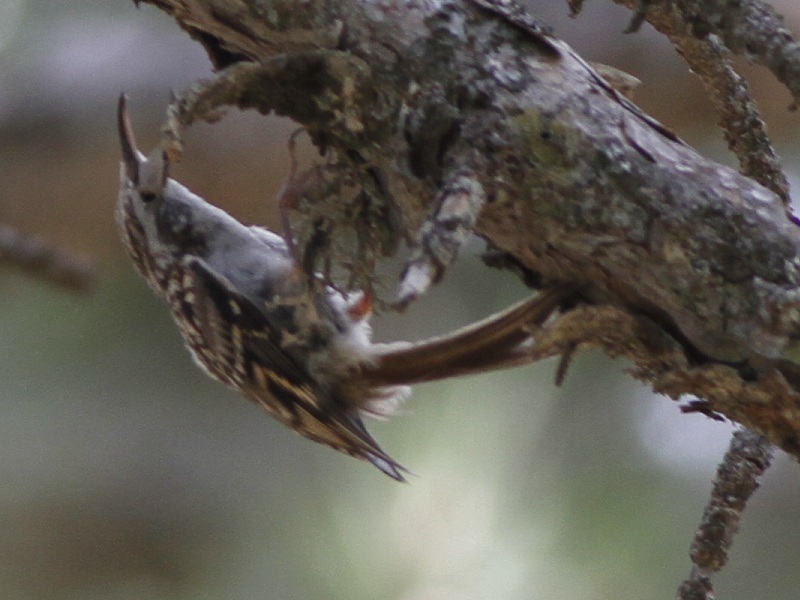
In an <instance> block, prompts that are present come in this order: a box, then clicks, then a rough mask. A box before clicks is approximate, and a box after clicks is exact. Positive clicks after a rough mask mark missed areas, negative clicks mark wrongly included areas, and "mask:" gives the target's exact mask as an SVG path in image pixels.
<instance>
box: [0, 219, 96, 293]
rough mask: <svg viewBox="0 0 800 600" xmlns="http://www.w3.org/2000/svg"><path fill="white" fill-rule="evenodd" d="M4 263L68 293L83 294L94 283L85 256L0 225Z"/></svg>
mask: <svg viewBox="0 0 800 600" xmlns="http://www.w3.org/2000/svg"><path fill="white" fill-rule="evenodd" d="M3 263H4V264H9V265H12V266H14V267H16V268H18V269H20V270H21V271H23V272H25V273H26V274H28V275H32V276H35V277H38V278H40V279H43V280H45V281H48V282H50V283H54V284H56V285H60V286H61V287H64V288H67V289H70V290H75V291H86V290H88V289H89V288H91V287H92V286H93V285H94V282H95V273H94V265H93V263H92V261H91V260H89V259H88V258H87V257H85V256H79V255H75V254H71V253H69V252H67V251H65V250H61V249H60V248H56V247H54V246H52V245H50V244H48V243H47V242H46V241H44V240H42V239H40V238H38V237H33V236H28V235H26V234H24V233H20V232H19V231H16V230H15V229H13V228H11V227H8V226H6V225H0V264H3Z"/></svg>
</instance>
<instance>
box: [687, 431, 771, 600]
mask: <svg viewBox="0 0 800 600" xmlns="http://www.w3.org/2000/svg"><path fill="white" fill-rule="evenodd" d="M773 453H774V447H773V446H772V444H771V443H770V442H769V441H768V440H767V439H766V438H764V437H763V436H761V435H759V434H757V433H755V432H753V431H750V430H749V429H739V430H737V431H736V432H734V434H733V437H732V438H731V443H730V446H729V448H728V452H727V453H726V454H725V457H724V458H723V459H722V462H721V463H720V465H719V468H718V469H717V474H716V477H715V479H714V487H713V489H712V490H711V498H710V499H709V501H708V504H706V508H705V510H704V511H703V518H702V520H701V521H700V527H699V528H698V529H697V532H696V533H695V538H694V542H692V546H691V549H690V550H689V555H690V556H691V559H692V564H693V567H692V573H691V575H690V576H689V579H687V580H686V581H684V582H683V583H682V584H681V586H680V588H679V589H678V598H679V599H680V600H690V599H691V600H696V599H698V598H713V588H712V587H711V582H710V580H709V576H710V575H712V574H713V573H716V572H717V571H719V570H720V569H721V568H722V567H723V566H724V565H725V563H726V562H727V561H728V552H729V551H730V548H731V545H732V544H733V536H734V535H735V534H736V532H737V531H738V530H739V523H740V521H741V519H742V513H743V512H744V509H745V506H746V505H747V501H748V500H749V499H750V496H752V495H753V492H755V491H756V489H757V488H758V485H759V479H760V478H761V476H762V475H763V474H764V472H765V471H766V470H767V469H768V468H769V466H770V463H771V462H772V456H773ZM701 591H703V593H704V595H703V594H700V592H701Z"/></svg>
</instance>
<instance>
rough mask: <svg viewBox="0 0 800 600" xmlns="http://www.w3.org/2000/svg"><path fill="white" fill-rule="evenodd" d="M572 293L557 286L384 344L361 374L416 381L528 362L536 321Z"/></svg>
mask: <svg viewBox="0 0 800 600" xmlns="http://www.w3.org/2000/svg"><path fill="white" fill-rule="evenodd" d="M572 293H574V288H572V287H565V286H561V287H556V288H552V289H550V290H547V291H545V292H543V293H541V294H539V295H538V296H535V297H534V298H531V299H529V300H524V301H522V302H520V303H518V304H515V305H514V306H512V307H510V308H508V309H506V310H505V311H504V312H502V313H499V314H497V315H492V316H491V317H489V318H487V319H484V320H483V321H479V322H477V323H475V324H473V325H470V326H468V327H464V328H463V329H459V330H458V331H455V332H454V333H451V334H449V335H446V336H442V337H439V338H432V339H430V340H426V341H422V342H418V343H414V344H402V345H401V344H386V345H382V346H379V347H378V349H377V351H378V354H377V356H376V357H375V360H374V363H373V364H372V365H370V366H368V367H366V368H365V369H364V371H363V373H362V375H361V377H362V378H363V379H364V380H365V381H367V382H368V383H370V384H374V385H383V386H385V385H410V384H415V383H422V382H424V381H434V380H438V379H446V378H448V377H454V376H456V375H464V374H469V373H478V372H481V371H488V370H492V369H500V368H506V367H511V366H514V365H517V364H520V363H523V362H525V360H526V358H525V356H526V352H525V349H524V347H523V344H524V343H525V342H527V341H528V340H530V338H531V331H530V327H531V326H536V325H541V324H542V323H544V322H545V321H546V320H547V318H548V317H549V316H550V315H551V314H552V313H553V311H554V310H555V309H556V308H557V307H558V305H559V304H560V303H561V302H563V301H564V300H565V299H566V298H567V297H568V296H569V295H571V294H572Z"/></svg>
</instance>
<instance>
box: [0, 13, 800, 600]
mask: <svg viewBox="0 0 800 600" xmlns="http://www.w3.org/2000/svg"><path fill="white" fill-rule="evenodd" d="M775 4H776V5H777V6H778V7H779V9H780V10H782V11H783V13H784V14H785V15H786V16H787V23H788V24H789V26H790V27H792V28H793V30H794V31H800V8H798V5H797V4H796V2H794V1H793V0H785V1H783V2H780V3H775ZM536 10H537V11H538V13H539V14H540V15H541V16H542V17H543V18H544V19H545V20H547V21H549V22H550V23H552V24H553V25H554V26H555V28H556V31H557V32H558V34H559V35H561V36H562V37H564V38H565V39H566V40H567V41H569V42H570V43H572V44H573V45H574V46H575V47H576V48H577V49H578V50H579V51H580V52H581V53H583V55H584V56H585V57H586V58H588V59H591V60H597V61H600V62H605V63H608V64H611V65H614V66H616V67H619V68H622V69H624V70H627V71H629V72H631V73H633V74H635V75H637V76H638V77H640V78H641V79H642V80H643V82H644V83H643V85H642V87H641V89H640V91H639V92H638V96H637V101H638V102H639V103H640V104H641V105H643V106H644V107H645V108H646V109H647V110H648V111H650V112H652V113H653V114H655V115H656V116H657V117H658V118H660V119H661V120H663V121H664V122H666V123H667V124H668V125H669V126H670V127H672V128H674V129H675V130H676V131H678V132H679V134H680V135H681V136H683V137H684V139H686V140H687V141H689V142H690V143H692V144H693V145H695V146H697V147H699V148H700V149H701V150H702V151H703V152H704V153H706V154H708V155H711V156H714V157H715V158H716V159H718V160H722V161H725V162H728V163H729V164H731V163H732V160H731V157H730V155H728V154H727V151H726V150H725V149H724V145H723V144H722V142H721V141H720V139H721V136H720V134H719V132H718V131H717V130H716V129H715V127H714V115H713V111H712V109H711V107H710V106H709V104H708V101H707V100H706V96H705V94H704V92H703V90H702V88H701V87H700V85H699V84H698V82H697V81H696V80H694V79H693V78H692V76H691V75H690V74H689V73H688V72H687V69H686V67H685V66H684V64H683V63H682V61H681V59H680V58H679V57H678V56H677V54H676V53H675V51H674V50H673V49H671V47H670V46H669V45H668V44H667V43H666V42H665V41H664V40H663V39H661V38H660V37H659V36H658V35H657V34H655V33H654V32H653V31H652V30H651V29H650V28H649V27H647V26H646V27H645V28H644V29H643V30H642V32H641V33H639V34H636V35H632V36H623V35H622V34H621V33H620V32H621V31H622V30H623V29H624V28H625V26H626V24H627V20H628V19H629V17H630V13H629V12H627V11H625V10H623V9H620V8H619V7H617V6H616V5H613V4H611V3H610V2H601V1H597V0H596V1H595V2H590V3H587V7H586V10H585V12H584V14H583V15H581V16H580V17H579V18H578V19H576V20H570V19H569V18H568V17H567V7H566V3H565V2H552V1H548V0H541V1H540V2H538V3H537V7H536ZM740 66H741V67H742V70H743V71H744V72H745V73H746V74H747V75H748V76H749V77H751V78H752V79H751V82H752V84H753V86H754V87H755V90H756V95H757V97H758V99H759V100H760V102H761V107H762V109H763V112H764V115H765V116H766V118H767V120H768V123H769V126H770V130H771V131H772V132H773V133H774V134H775V141H776V143H777V144H778V147H779V149H780V151H781V152H782V154H783V156H784V159H785V161H786V163H787V165H788V166H789V170H790V173H791V174H792V176H793V181H794V183H795V188H796V187H797V177H796V173H797V171H796V167H797V165H798V162H800V155H799V154H798V145H797V135H796V132H797V130H798V119H799V117H798V114H797V113H790V112H788V111H787V106H788V105H789V103H790V98H789V95H788V94H787V93H786V92H785V91H784V90H782V89H781V88H780V87H778V86H776V84H775V83H774V80H773V78H772V77H771V76H770V75H769V74H768V73H766V72H765V71H764V70H763V69H759V68H756V67H751V66H749V65H746V64H744V63H740ZM209 74H210V70H209V64H208V61H207V60H206V58H205V55H204V53H203V51H202V50H201V48H200V47H199V46H198V45H197V44H195V43H194V42H192V41H191V40H190V39H189V38H188V37H187V36H186V35H185V34H184V33H182V32H181V31H180V30H179V29H178V27H177V26H176V25H175V23H174V22H172V21H171V20H170V19H169V18H168V17H167V16H166V15H164V14H162V13H160V12H159V11H157V10H155V9H154V8H152V7H149V6H143V7H142V8H141V9H139V10H137V9H136V8H135V7H134V5H133V3H132V2H126V1H122V2H102V1H99V0H95V1H89V0H75V1H73V2H52V1H48V0H2V2H0V222H2V223H6V224H8V225H11V226H14V227H16V228H18V229H20V230H22V231H25V232H28V233H30V234H36V235H41V236H43V237H45V238H47V239H48V240H50V241H52V242H54V243H56V244H58V245H60V246H61V247H64V248H68V249H71V250H73V251H76V252H82V253H84V254H87V255H89V256H91V257H92V258H93V259H94V260H95V261H96V263H97V265H98V269H99V271H100V283H99V286H98V288H97V289H96V290H95V291H94V292H92V293H89V294H72V293H69V292H65V291H62V290H60V289H57V288H53V287H50V286H48V285H46V284H43V283H39V282H35V281H32V280H29V279H27V278H25V277H23V276H21V275H19V274H16V273H14V272H11V271H3V272H2V273H0V288H1V290H2V293H0V381H2V383H3V385H2V388H0V389H2V392H0V598H2V599H5V598H8V599H17V598H20V599H27V598H36V599H44V600H47V599H50V598H53V599H55V598H58V599H59V600H71V599H81V600H83V599H92V598H103V599H123V598H136V599H184V598H187V599H188V598H192V599H204V598H226V599H228V598H229V599H250V598H270V599H271V598H279V599H283V598H286V599H295V598H298V599H299V598H331V599H361V598H365V599H366V598H369V599H375V598H385V599H398V600H451V599H453V600H455V599H458V600H472V599H484V598H492V599H502V600H516V599H520V600H521V599H539V598H542V599H551V598H552V599H556V598H582V599H584V600H594V599H597V600H600V599H605V598H609V599H611V598H613V599H615V600H620V599H634V598H635V599H637V600H641V599H643V598H665V597H672V596H673V595H674V590H675V588H676V587H677V585H678V583H679V582H680V581H681V580H682V579H683V578H684V577H686V576H687V574H688V570H689V560H688V556H687V550H688V546H689V544H690V542H691V539H692V534H693V532H694V530H695V528H696V526H697V524H698V522H699V518H700V514H701V511H702V508H703V506H704V503H705V500H706V497H707V494H708V491H709V489H710V481H711V478H712V476H713V473H714V471H715V468H716V463H717V461H718V460H719V458H720V457H721V455H722V453H723V452H724V450H725V448H726V447H727V439H728V436H729V434H730V431H731V427H730V425H726V424H720V423H716V422H713V421H710V420H708V419H707V418H705V417H703V416H701V415H688V416H685V415H680V413H679V411H678V408H677V405H676V404H675V403H673V402H671V401H669V400H668V399H665V398H662V397H658V396H654V395H653V394H652V393H651V392H650V391H649V390H648V389H647V388H645V387H643V386H642V385H640V384H638V383H637V382H635V381H633V380H631V379H630V378H629V377H628V376H626V375H625V368H626V364H625V363H624V362H621V361H611V360H609V359H607V358H604V357H603V356H602V355H600V354H596V353H589V354H584V355H581V356H579V357H578V358H577V359H576V361H575V364H574V365H573V367H572V369H571V371H570V373H569V375H568V377H567V380H566V382H565V384H564V385H563V386H562V387H561V388H556V387H555V386H554V383H553V378H554V370H555V366H554V364H553V363H545V364H539V365H534V366H530V367H524V368H520V369H517V370H514V371H508V372H503V373H497V374H492V375H484V376H480V377H473V378H468V379H463V380H459V381H451V382H446V383H438V384H430V385H425V386H419V387H418V388H417V389H415V393H414V396H413V398H412V399H411V400H410V402H409V403H408V404H407V405H406V407H405V408H406V410H405V411H404V414H402V415H400V416H398V417H396V418H394V419H393V420H392V421H391V422H389V423H375V424H370V428H371V430H372V431H373V432H374V433H375V436H376V437H377V439H378V440H380V442H381V444H382V445H383V447H384V448H385V449H386V450H387V452H389V453H390V454H391V455H392V456H394V457H395V458H396V459H397V460H399V461H400V462H401V463H402V464H404V465H406V466H408V467H409V468H410V469H411V470H412V471H413V472H414V473H415V475H414V476H412V477H411V478H410V483H409V484H407V485H400V484H397V483H395V482H393V481H391V480H390V479H388V478H387V477H385V476H383V475H381V474H380V473H379V472H378V471H377V470H375V469H374V468H372V467H370V466H369V465H367V464H365V463H361V462H358V461H355V460H352V459H349V458H347V457H345V456H343V455H339V454H337V453H334V452H333V451H330V450H328V449H326V448H323V447H321V446H318V445H315V444H312V443H310V442H308V441H306V440H303V439H301V438H300V437H298V436H296V435H294V434H292V433H291V432H289V431H288V430H287V429H285V428H284V427H282V426H280V425H278V424H277V423H275V422H273V421H272V420H271V419H270V418H269V417H268V416H267V415H266V414H264V413H262V411H261V410H260V409H258V408H257V407H255V406H252V405H250V404H249V403H247V402H246V401H244V400H242V399H241V398H239V397H237V396H235V395H234V394H232V393H230V392H228V391H227V390H226V389H225V388H223V387H222V386H221V385H219V384H217V383H215V382H213V381H211V380H210V379H208V378H206V377H205V376H204V375H202V373H201V372H200V371H199V370H198V369H196V368H195V367H194V365H193V364H192V362H191V360H190V358H189V355H188V353H187V352H186V351H185V350H184V348H183V347H182V344H181V342H180V340H179V337H178V333H177V331H176V329H175V328H174V326H173V325H172V322H171V320H170V317H169V316H168V314H167V311H166V309H165V306H164V305H162V303H161V302H160V301H159V300H158V299H156V298H155V297H154V296H153V294H152V293H151V292H150V290H149V289H148V288H147V287H146V285H145V284H144V282H143V281H142V280H140V279H139V278H138V277H137V276H136V275H135V274H134V272H133V269H132V268H131V266H130V264H129V263H128V261H127V259H126V257H125V256H124V254H123V251H122V248H121V245H120V243H119V241H118V239H117V236H116V231H115V229H114V222H113V206H114V203H115V201H116V194H117V176H118V149H117V141H116V131H115V126H114V110H115V105H116V99H117V96H118V95H119V93H120V91H122V90H125V91H126V92H127V93H128V95H129V99H130V107H131V112H132V117H133V120H134V124H135V128H136V131H137V133H138V136H139V142H140V145H141V146H142V147H143V148H149V147H150V146H151V145H152V144H153V143H154V142H155V139H156V136H157V132H158V127H159V124H160V119H161V118H162V115H163V110H164V108H165V105H166V102H167V99H168V94H169V90H170V89H181V88H182V87H184V86H186V85H187V84H189V83H190V82H191V81H193V80H194V79H196V78H197V77H203V76H207V75H209ZM293 129H294V126H293V125H292V124H291V123H287V122H284V121H280V120H278V119H264V118H262V117H259V116H258V115H255V114H231V115H230V116H229V117H228V118H226V119H225V120H223V121H222V122H221V123H219V124H217V125H214V126H213V127H211V126H198V127H196V128H195V129H194V130H193V131H191V132H190V134H189V136H188V138H187V151H186V155H185V159H184V162H183V163H182V164H181V165H180V166H179V168H178V169H177V173H176V175H177V177H178V178H179V179H181V180H182V181H183V182H184V183H185V184H187V185H188V186H189V187H190V188H192V189H193V190H194V191H196V192H198V193H199V194H201V195H202V196H204V197H205V198H207V199H209V200H211V201H213V202H215V203H217V204H219V205H220V206H222V207H224V208H225V209H227V210H229V211H231V212H232V213H233V214H235V215H236V216H237V217H239V218H240V219H242V220H244V221H246V222H249V223H262V224H270V223H274V217H275V215H274V198H275V194H276V192H277V190H278V189H279V187H280V184H281V182H282V179H283V177H284V176H285V175H286V173H287V163H288V160H287V152H286V138H287V135H288V133H289V132H290V131H292V130H293ZM265 140H269V142H268V143H266V144H265ZM471 250H472V251H471V252H467V253H466V254H465V256H464V257H463V259H462V260H461V261H460V262H459V264H458V265H457V267H456V268H455V269H454V270H453V271H452V272H451V273H450V274H449V275H448V277H447V278H446V280H445V282H444V284H442V285H440V286H439V287H438V288H437V289H436V290H435V291H434V292H433V293H432V294H431V295H430V296H429V297H427V298H425V299H424V300H423V301H422V302H421V303H420V304H419V305H418V306H415V307H413V309H412V310H411V311H410V312H409V313H408V314H406V315H404V316H402V317H399V316H395V315H389V316H386V317H381V318H379V319H378V322H377V323H376V331H377V337H378V338H380V339H383V340H394V339H419V338H423V337H427V336H429V335H432V334H436V333H442V332H445V331H447V330H449V329H450V328H452V327H455V326H457V325H461V324H464V323H467V322H470V321H472V320H474V319H477V318H480V317H483V316H486V315H487V314H489V313H490V312H492V311H494V310H497V309H500V308H503V307H505V306H506V305H508V304H509V303H510V302H512V301H514V300H516V299H518V298H520V297H523V296H524V295H525V293H526V292H525V290H524V289H523V288H522V286H521V285H520V284H519V282H518V281H517V280H515V279H514V278H513V277H511V276H510V275H506V274H501V273H496V272H493V271H487V269H485V268H483V267H482V266H481V264H480V261H479V260H478V259H477V257H476V254H477V253H478V252H479V251H480V245H479V244H477V243H476V244H475V246H474V247H473V248H472V249H471ZM799 498H800V469H798V468H797V465H796V464H795V463H793V462H792V461H790V460H788V459H787V458H785V457H784V456H783V455H780V456H779V458H778V459H777V460H776V466H775V467H774V468H773V469H772V470H771V471H770V472H769V473H768V474H767V476H766V477H765V480H764V482H763V485H762V488H761V490H760V491H759V492H758V493H757V495H756V497H755V498H754V500H753V501H752V503H751V506H750V508H749V510H748V511H747V513H746V517H745V521H744V525H743V529H742V532H741V534H740V535H739V536H738V538H737V540H736V544H735V546H734V550H733V554H732V558H731V562H730V564H729V566H728V567H727V568H726V569H725V570H724V572H723V573H722V574H720V575H719V576H717V577H716V578H715V579H714V582H715V587H716V590H717V597H719V598H726V599H745V598H747V599H750V598H770V599H771V600H778V599H784V598H785V599H787V600H788V599H793V600H794V599H795V598H796V597H797V589H798V586H800V574H798V572H797V564H798V563H800V542H798V539H800V535H799V534H800V502H798V499H799Z"/></svg>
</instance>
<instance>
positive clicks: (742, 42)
mask: <svg viewBox="0 0 800 600" xmlns="http://www.w3.org/2000/svg"><path fill="white" fill-rule="evenodd" d="M614 1H615V2H616V3H617V4H623V5H625V6H627V7H628V8H631V9H633V10H634V11H636V12H635V15H636V16H635V17H634V19H635V20H636V21H639V22H640V23H641V19H642V18H644V19H646V20H647V21H648V22H649V23H650V24H651V25H653V27H655V28H656V29H657V30H658V31H661V32H662V33H665V34H666V35H668V36H670V37H671V36H672V35H673V34H674V33H675V32H674V31H673V30H672V23H673V19H674V16H675V15H676V14H677V15H680V17H681V18H682V20H683V21H685V22H686V23H687V24H688V25H689V28H690V31H691V35H693V36H694V37H696V38H697V39H704V38H705V37H706V36H708V35H710V34H714V35H716V36H718V37H719V38H720V39H721V40H722V41H723V43H724V44H725V46H727V47H728V48H730V50H731V51H732V52H734V53H735V54H743V55H745V56H747V58H748V59H750V60H752V61H755V62H757V63H759V64H761V65H764V66H765V67H767V68H768V69H769V70H770V71H772V73H773V74H774V75H775V77H776V78H777V79H778V81H780V82H781V83H782V84H783V85H785V86H786V88H787V89H788V90H789V91H790V92H791V94H792V96H793V97H794V106H797V104H800V43H798V42H797V40H796V39H795V37H794V36H793V35H792V33H791V32H790V31H789V30H788V29H787V28H786V27H785V26H784V24H783V17H782V16H781V15H780V14H778V13H777V12H776V11H775V9H774V8H773V7H772V6H770V5H769V4H767V3H766V2H762V1H761V0H739V1H737V2H730V1H729V0H614ZM570 6H571V8H572V10H573V12H575V11H576V9H577V10H579V9H580V3H579V2H575V0H572V2H571V3H570ZM632 25H635V23H632ZM630 29H632V30H635V29H636V27H635V26H634V27H631V28H630Z"/></svg>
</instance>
